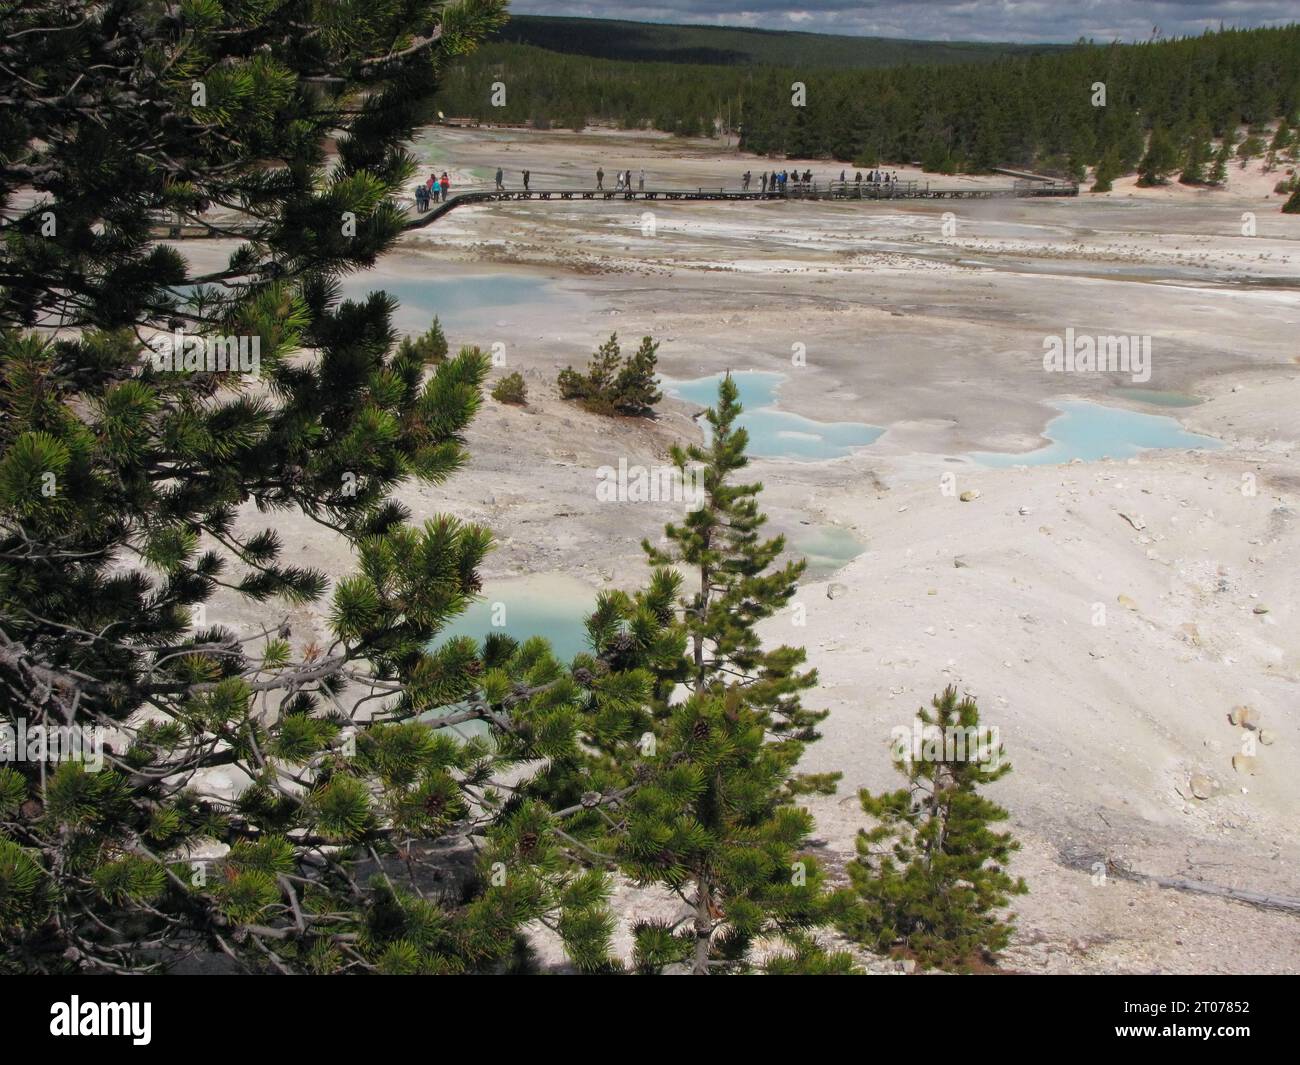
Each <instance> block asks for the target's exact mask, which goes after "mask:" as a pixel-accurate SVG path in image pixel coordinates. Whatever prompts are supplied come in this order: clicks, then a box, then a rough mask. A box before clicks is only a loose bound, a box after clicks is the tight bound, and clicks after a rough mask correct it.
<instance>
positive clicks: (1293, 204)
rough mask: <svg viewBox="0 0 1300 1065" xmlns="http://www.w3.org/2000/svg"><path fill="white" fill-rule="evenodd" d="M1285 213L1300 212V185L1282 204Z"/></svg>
mask: <svg viewBox="0 0 1300 1065" xmlns="http://www.w3.org/2000/svg"><path fill="white" fill-rule="evenodd" d="M1282 213H1283V214H1300V185H1297V186H1296V187H1295V188H1294V189H1293V190H1292V192H1291V197H1290V199H1288V200H1287V201H1286V203H1284V204H1283V205H1282Z"/></svg>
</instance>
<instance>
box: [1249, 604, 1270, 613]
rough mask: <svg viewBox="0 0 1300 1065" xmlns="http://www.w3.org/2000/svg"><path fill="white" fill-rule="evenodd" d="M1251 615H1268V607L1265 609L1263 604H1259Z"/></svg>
mask: <svg viewBox="0 0 1300 1065" xmlns="http://www.w3.org/2000/svg"><path fill="white" fill-rule="evenodd" d="M1251 613H1254V614H1267V613H1268V607H1266V606H1265V605H1264V604H1263V603H1260V604H1259V606H1257V607H1255V609H1254V610H1253V611H1251Z"/></svg>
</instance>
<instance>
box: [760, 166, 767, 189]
mask: <svg viewBox="0 0 1300 1065" xmlns="http://www.w3.org/2000/svg"><path fill="white" fill-rule="evenodd" d="M758 176H759V177H760V178H761V179H762V181H763V191H764V192H766V191H767V171H766V170H764V171H763V172H762V173H761V174H759V175H758Z"/></svg>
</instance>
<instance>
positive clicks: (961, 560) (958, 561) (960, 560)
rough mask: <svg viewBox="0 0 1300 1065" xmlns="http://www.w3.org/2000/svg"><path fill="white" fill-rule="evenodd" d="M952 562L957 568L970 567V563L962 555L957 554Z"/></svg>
mask: <svg viewBox="0 0 1300 1065" xmlns="http://www.w3.org/2000/svg"><path fill="white" fill-rule="evenodd" d="M952 564H953V566H954V567H955V568H957V569H969V568H970V563H969V562H967V561H966V560H965V559H964V558H962V556H961V555H958V556H956V557H955V558H954V559H953V560H952Z"/></svg>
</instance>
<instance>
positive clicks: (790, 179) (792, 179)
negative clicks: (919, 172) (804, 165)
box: [740, 170, 898, 195]
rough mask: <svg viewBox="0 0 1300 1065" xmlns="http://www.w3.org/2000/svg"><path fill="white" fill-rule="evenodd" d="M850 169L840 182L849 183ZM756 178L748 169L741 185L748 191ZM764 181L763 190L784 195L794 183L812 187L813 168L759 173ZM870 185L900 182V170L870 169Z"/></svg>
mask: <svg viewBox="0 0 1300 1065" xmlns="http://www.w3.org/2000/svg"><path fill="white" fill-rule="evenodd" d="M848 177H849V175H848V171H847V170H841V171H840V184H841V185H847V184H848V183H849V180H848ZM753 180H754V175H753V174H751V173H750V172H749V171H748V170H746V171H745V173H744V174H743V175H742V177H741V179H740V183H741V187H742V188H743V189H744V191H746V192H748V191H749V187H750V184H751V183H752V182H753ZM759 180H760V181H761V182H762V191H763V192H767V191H768V190H769V189H771V191H773V192H779V193H782V194H783V195H784V193H785V191H786V189H787V188H788V187H790V186H791V185H793V186H794V187H795V188H796V189H809V188H812V184H813V175H812V171H811V170H805V171H804V172H803V173H802V174H801V173H799V171H797V170H774V171H772V173H771V174H770V175H769V174H768V173H767V172H766V171H764V172H763V173H762V174H760V175H759ZM865 180H866V182H867V184H868V185H893V184H897V182H898V171H896V170H895V171H893V172H892V173H891V172H890V171H887V170H868V171H867V176H866V179H865ZM853 181H854V184H857V185H861V184H862V182H863V177H862V171H861V170H859V171H857V172H856V173H855V174H854V175H853Z"/></svg>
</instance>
